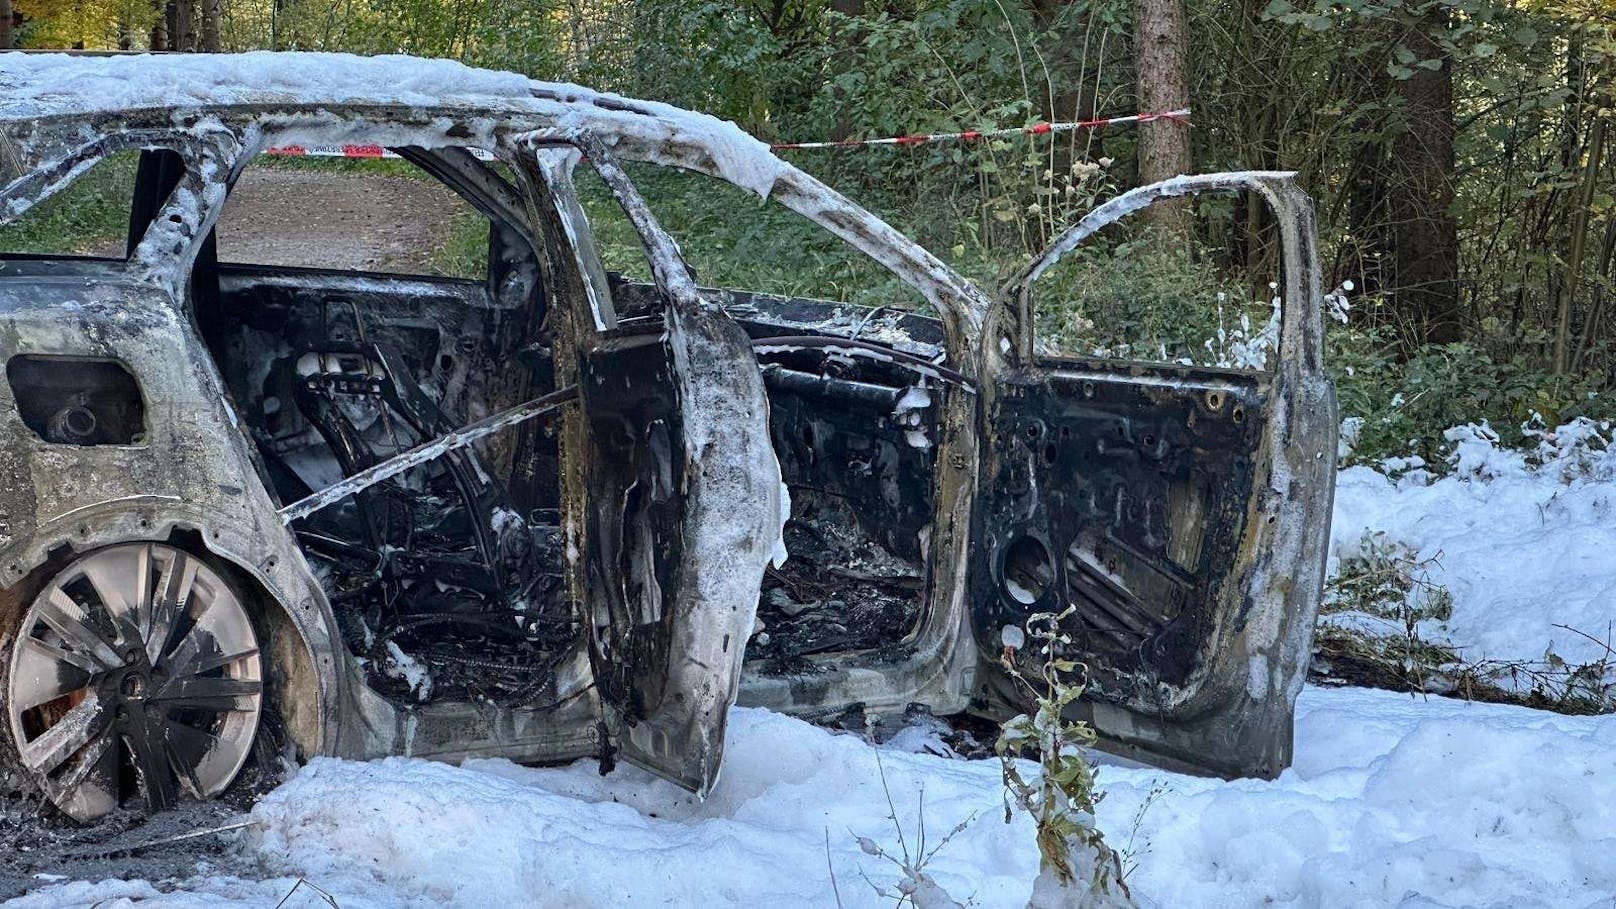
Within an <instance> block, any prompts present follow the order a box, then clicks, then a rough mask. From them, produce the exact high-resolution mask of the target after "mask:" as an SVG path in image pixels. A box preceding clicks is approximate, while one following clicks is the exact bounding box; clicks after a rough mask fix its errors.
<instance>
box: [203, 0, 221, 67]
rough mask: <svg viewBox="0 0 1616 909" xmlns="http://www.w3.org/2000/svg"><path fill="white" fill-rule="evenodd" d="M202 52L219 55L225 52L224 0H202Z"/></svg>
mask: <svg viewBox="0 0 1616 909" xmlns="http://www.w3.org/2000/svg"><path fill="white" fill-rule="evenodd" d="M201 3H202V44H201V50H204V51H207V52H208V53H210V54H217V53H219V52H221V51H223V50H224V35H223V32H224V0H201Z"/></svg>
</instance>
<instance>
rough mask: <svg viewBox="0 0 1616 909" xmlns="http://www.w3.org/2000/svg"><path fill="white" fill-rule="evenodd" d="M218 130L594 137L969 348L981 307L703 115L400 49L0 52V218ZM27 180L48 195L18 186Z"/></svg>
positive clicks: (840, 202)
mask: <svg viewBox="0 0 1616 909" xmlns="http://www.w3.org/2000/svg"><path fill="white" fill-rule="evenodd" d="M210 127H222V128H224V129H225V130H226V131H231V132H236V133H238V134H240V135H241V137H242V138H244V139H246V140H247V141H249V142H253V141H259V142H267V141H268V134H272V135H273V139H274V141H275V142H276V143H277V144H286V143H288V142H295V143H300V144H309V145H325V144H343V143H344V142H347V141H352V139H350V138H349V137H359V136H363V137H364V141H366V142H369V143H380V144H386V145H389V146H392V147H399V146H415V147H420V148H426V149H432V148H442V147H448V146H480V147H484V148H489V149H495V148H497V147H499V146H500V144H501V141H502V140H508V139H510V138H511V137H512V136H515V135H518V134H534V135H535V137H536V138H538V139H541V140H548V141H563V142H564V141H571V139H572V138H574V137H577V136H589V137H591V138H592V139H593V140H594V141H599V142H601V143H602V144H603V146H604V147H606V148H609V149H611V150H612V151H614V152H615V153H617V154H618V155H620V156H621V157H623V158H626V159H631V160H642V161H652V162H655V163H657V164H662V165H667V166H673V167H680V168H687V169H690V170H695V171H699V172H702V173H705V174H708V175H710V176H714V177H718V178H720V179H723V180H726V181H728V182H730V183H733V184H735V185H736V186H739V187H742V188H744V189H747V190H750V191H752V192H755V193H757V194H758V195H759V196H760V197H772V198H774V199H776V200H778V201H779V202H781V204H783V205H785V206H786V207H787V208H790V209H792V210H794V211H796V212H797V213H798V214H801V215H803V216H804V217H806V218H808V219H809V220H812V221H815V222H816V223H818V224H819V225H820V226H822V227H824V228H825V229H826V230H828V231H830V232H831V233H832V234H834V235H836V236H838V237H839V238H841V239H842V240H843V241H845V242H847V243H849V244H851V245H853V246H854V247H856V248H858V249H860V250H861V251H863V252H864V253H865V254H867V255H869V256H871V257H872V258H873V259H875V260H876V261H877V262H878V263H880V264H881V265H883V266H885V267H886V268H888V269H889V270H891V271H892V272H893V273H894V274H896V275H898V276H899V277H901V278H903V279H904V280H906V281H908V282H911V283H913V284H914V285H915V286H916V288H917V289H919V290H920V291H921V292H922V293H923V294H924V295H925V296H926V297H927V299H928V300H929V302H930V303H931V304H932V305H933V306H934V307H935V308H936V309H937V311H938V314H939V315H940V316H941V318H942V321H943V323H944V324H945V326H947V327H948V329H949V334H950V336H951V337H953V338H954V346H955V347H956V348H957V349H956V350H954V351H953V354H954V356H956V357H962V356H965V355H967V351H970V350H972V349H974V348H975V347H976V341H975V339H976V337H977V336H978V335H979V334H980V327H981V320H982V317H983V314H984V313H985V312H986V310H987V308H988V306H989V303H988V300H987V298H986V296H984V295H983V294H982V292H981V291H980V290H979V289H978V288H976V287H975V286H973V285H972V284H971V283H970V282H969V281H967V280H966V279H965V278H964V277H963V276H961V275H960V274H959V273H957V272H956V271H954V269H952V268H950V267H949V266H948V265H946V264H944V263H943V262H942V261H941V260H939V259H937V258H936V257H935V256H933V255H932V254H931V253H930V252H928V251H927V250H925V249H923V248H922V247H920V246H918V245H917V244H915V243H914V242H912V241H911V240H909V239H908V238H906V237H904V236H903V235H902V234H901V233H899V232H898V231H896V230H894V229H893V228H892V227H890V226H889V225H887V224H886V223H885V222H883V221H882V220H881V219H879V218H877V217H875V216H874V215H871V214H870V213H869V212H867V211H865V210H863V209H861V208H859V207H858V206H857V205H855V204H853V203H852V202H850V201H849V200H848V199H846V198H845V197H843V196H841V194H840V193H837V192H836V191H835V190H833V189H831V188H829V187H827V186H825V185H824V184H822V183H820V182H819V181H818V180H816V179H814V178H813V177H811V176H809V175H808V174H806V173H804V172H803V171H801V170H799V169H798V168H796V167H794V166H792V165H791V164H790V163H788V162H786V161H783V160H781V159H780V158H778V157H776V156H775V155H774V154H773V152H772V151H771V150H770V149H769V146H768V145H767V144H765V143H763V142H762V141H760V140H758V139H757V138H755V137H753V136H751V135H750V134H748V133H747V132H746V131H745V130H743V129H741V128H740V127H739V126H736V125H735V124H734V123H733V122H730V121H726V120H720V119H718V118H717V117H713V116H711V115H708V114H702V113H697V112H693V111H689V110H685V109H683V108H678V107H674V106H673V105H669V104H663V103H660V102H655V101H642V100H636V99H632V98H626V97H623V96H621V95H614V94H610V93H605V92H596V91H592V90H590V89H587V88H584V87H582V86H578V85H572V84H567V83H554V82H541V81H537V80H534V79H529V78H527V77H526V76H522V75H519V74H516V73H508V72H496V71H492V70H482V69H476V68H473V67H469V66H465V65H464V64H461V63H457V62H454V61H448V60H428V59H423V58H417V57H408V56H402V55H391V56H378V57H360V56H355V55H352V54H335V53H315V52H292V51H255V52H250V53H242V54H160V55H152V54H137V55H109V56H85V55H76V54H62V53H56V54H37V53H22V52H3V53H0V218H5V217H9V216H15V215H16V214H19V213H20V212H21V210H23V209H25V208H26V207H27V206H28V205H30V204H32V201H34V200H33V199H27V198H21V197H25V196H34V197H36V198H37V197H39V196H41V195H48V194H49V193H50V192H52V191H54V188H55V185H57V184H61V183H64V182H66V179H65V178H67V177H68V176H69V174H68V172H67V171H66V170H63V168H70V167H76V166H78V161H79V160H80V158H81V157H82V155H83V154H84V152H85V149H87V148H88V147H89V146H92V145H94V144H95V143H96V142H97V141H99V140H100V139H102V138H104V137H105V136H106V135H107V134H109V133H112V132H124V133H129V132H131V131H137V132H138V131H140V130H152V131H156V132H159V133H172V132H176V131H188V130H201V131H205V130H207V129H209V128H210ZM51 167H57V170H58V171H59V172H54V173H51V174H49V175H37V176H35V177H34V179H35V180H36V181H40V182H48V183H50V184H52V186H51V187H49V188H46V189H44V191H43V192H40V191H39V190H38V189H37V188H36V189H29V188H26V187H24V186H23V184H24V182H25V181H29V180H30V175H31V174H34V172H35V171H38V170H40V169H42V168H51Z"/></svg>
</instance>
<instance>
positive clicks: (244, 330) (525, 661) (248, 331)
mask: <svg viewBox="0 0 1616 909" xmlns="http://www.w3.org/2000/svg"><path fill="white" fill-rule="evenodd" d="M401 151H402V153H403V154H404V155H405V156H406V157H407V159H408V160H410V161H412V162H413V163H415V164H417V165H418V166H420V167H421V168H422V169H423V170H425V171H426V172H427V173H428V174H431V175H432V176H433V177H435V178H437V179H439V180H441V181H442V182H443V183H444V184H446V185H448V186H449V187H450V188H451V189H453V190H454V191H455V192H456V193H458V194H459V195H460V196H461V197H462V198H464V199H465V200H466V201H468V202H469V203H470V204H471V205H472V206H474V207H475V208H476V210H477V211H479V212H481V213H482V214H483V215H484V216H486V217H487V218H488V219H489V222H490V230H489V245H488V266H487V278H486V279H485V280H483V281H475V280H467V279H460V278H446V277H438V276H415V275H407V276H400V275H383V274H376V273H367V272H354V271H344V270H338V269H325V268H298V267H289V266H263V265H243V264H237V263H232V262H228V261H224V262H221V261H219V256H218V254H217V252H216V250H217V248H218V245H219V244H217V243H216V242H214V241H213V240H212V239H210V241H209V242H208V243H206V244H205V245H204V248H203V250H202V253H201V255H200V256H199V258H198V260H197V262H196V265H195V268H194V271H193V275H192V282H193V285H192V294H193V299H194V307H195V309H194V311H195V313H196V320H197V323H198V327H199V328H200V330H201V333H202V336H203V338H204V340H205V341H206V343H207V344H208V346H209V348H210V350H211V351H212V353H213V356H214V358H215V362H216V363H217V364H218V367H219V370H220V372H221V374H222V375H223V377H224V379H225V382H226V385H227V387H228V388H229V390H230V393H231V396H232V398H233V401H234V405H235V407H236V408H237V412H238V413H239V414H240V415H241V416H242V418H243V419H244V421H245V422H246V424H247V425H248V427H249V429H250V431H251V434H252V437H253V440H254V442H255V443H256V449H257V454H258V459H259V463H260V469H261V470H262V472H263V475H264V478H265V480H266V485H267V486H268V488H270V489H271V490H273V491H274V492H275V494H276V495H277V496H278V497H279V498H280V499H281V501H282V503H283V504H284V503H289V502H293V501H297V500H299V499H301V498H303V497H305V496H307V495H309V494H310V493H311V492H314V491H316V490H319V489H322V488H324V487H325V486H328V485H330V484H331V483H334V482H336V481H338V480H341V479H344V478H346V477H352V476H354V475H355V474H358V473H359V472H361V471H363V470H365V469H366V468H369V467H372V466H374V465H376V464H378V463H379V462H381V461H384V460H386V459H388V458H391V457H393V456H395V455H397V454H400V453H402V452H404V451H407V450H409V449H411V448H414V447H416V446H418V445H421V444H423V443H427V442H430V441H432V440H433V439H436V438H438V437H440V436H442V435H444V434H446V433H448V432H450V431H451V430H453V429H456V428H458V427H461V426H464V425H465V424H467V423H470V422H472V421H473V420H476V419H478V418H481V417H484V416H487V415H488V414H490V413H493V412H495V411H499V410H502V409H504V408H506V407H509V406H511V405H514V404H516V403H519V402H521V401H523V400H526V399H529V398H531V397H534V396H536V395H540V394H543V393H544V392H546V391H550V390H553V381H554V380H553V370H552V368H551V364H550V361H549V345H548V343H547V341H546V338H547V334H546V329H545V326H544V323H543V318H544V312H545V310H544V295H543V289H542V288H541V287H540V282H539V279H538V266H537V260H536V254H535V252H534V250H533V249H532V247H531V245H530V244H529V243H528V241H527V240H526V238H525V236H524V235H523V233H522V232H521V231H520V230H518V229H517V228H516V227H514V226H513V223H515V221H514V218H515V215H514V213H517V212H520V211H521V210H522V205H521V201H520V198H519V196H518V195H517V192H516V190H515V189H514V187H512V186H511V185H510V184H509V183H508V182H507V181H506V180H505V179H504V178H503V177H501V176H500V174H499V173H498V172H497V171H495V170H494V169H493V168H492V167H490V166H488V165H486V164H484V163H482V162H480V161H477V160H476V159H474V158H472V157H471V156H470V155H469V154H467V153H465V152H464V151H460V150H452V149H451V150H444V151H437V152H432V153H426V152H421V151H418V150H413V149H403V150H401ZM163 170H164V164H163V162H162V161H161V160H160V159H157V158H155V156H154V157H149V158H147V159H144V160H143V161H142V165H141V173H140V179H139V180H138V181H137V185H138V186H139V187H140V188H141V190H140V193H141V197H142V198H146V197H147V194H148V193H149V194H151V195H152V196H155V197H159V198H160V197H161V194H162V192H163V190H164V187H163V185H162V183H163V182H164V177H165V175H164V173H163ZM168 179H169V180H172V177H168ZM137 207H139V206H138V205H137ZM225 220H226V221H228V211H227V215H226V219H225ZM223 229H228V224H227V223H225V224H221V225H220V226H219V227H217V228H216V230H223ZM513 437H514V438H513ZM555 452H556V447H555V441H554V438H553V436H552V435H551V434H550V432H549V429H548V427H547V426H545V425H544V424H542V423H541V424H538V425H531V424H530V425H527V426H524V427H522V429H521V431H519V432H516V433H508V434H502V435H496V436H494V437H492V438H490V439H488V440H486V441H485V442H483V443H482V444H480V445H475V446H471V447H467V448H463V449H459V450H454V451H448V452H445V453H444V454H442V455H441V456H439V457H437V458H434V459H432V460H430V461H427V462H426V463H424V464H421V465H420V466H417V467H414V468H411V469H409V470H406V471H404V472H403V473H401V474H399V475H397V476H396V477H393V478H391V479H389V480H386V481H383V482H381V483H378V484H376V485H374V486H371V487H369V488H367V489H363V490H360V491H359V492H357V493H355V494H354V495H351V496H348V497H347V498H345V499H344V500H343V501H341V502H339V503H338V504H336V505H334V506H332V507H329V508H324V509H321V510H319V511H316V512H314V513H312V514H310V515H308V516H307V517H304V518H302V519H300V520H298V521H297V522H295V523H294V524H293V530H294V532H295V534H296V538H297V540H298V542H299V544H300V545H301V547H302V548H303V550H304V552H305V554H306V555H307V556H308V558H309V560H310V563H311V565H312V566H313V567H314V568H315V571H316V575H317V577H318V578H319V579H320V582H321V584H322V585H323V586H324V587H325V588H326V592H327V595H328V597H329V599H330V600H331V603H332V606H333V608H334V611H335V613H336V615H337V618H338V621H339V624H340V626H341V629H342V633H343V638H344V641H345V643H346V644H347V646H348V648H349V650H350V651H351V652H352V653H353V655H354V656H355V657H356V658H358V660H359V662H360V663H361V665H363V666H364V667H365V669H366V671H367V673H368V676H369V682H370V684H371V686H372V687H373V688H374V689H375V690H377V691H379V692H382V693H384V694H386V695H388V696H389V697H391V698H394V699H396V700H399V701H403V702H416V701H423V700H428V699H448V700H486V701H490V702H494V703H498V704H501V705H505V706H525V705H530V704H533V703H535V702H539V701H542V700H544V699H545V698H546V697H547V696H548V694H549V692H548V691H547V690H546V689H547V686H548V684H549V682H550V680H551V678H552V673H551V670H552V669H553V664H554V662H555V661H556V660H559V659H560V658H561V656H562V655H563V654H564V653H565V652H566V651H567V650H568V648H569V646H570V645H571V644H572V642H573V641H574V640H575V639H576V637H577V625H576V622H575V620H574V615H573V609H572V604H571V601H570V598H569V597H568V595H567V590H566V583H565V580H564V577H563V562H562V552H561V546H560V527H559V516H558V515H559V512H558V506H559V502H558V477H557V473H556V455H555ZM417 667H419V668H422V669H424V670H425V673H426V674H425V675H424V676H423V675H421V674H419V672H418V671H417V672H415V673H414V674H412V673H411V672H406V671H404V670H405V669H417Z"/></svg>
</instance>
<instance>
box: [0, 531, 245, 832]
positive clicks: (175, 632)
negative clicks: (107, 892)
mask: <svg viewBox="0 0 1616 909" xmlns="http://www.w3.org/2000/svg"><path fill="white" fill-rule="evenodd" d="M6 684H7V699H6V705H7V711H6V712H7V714H8V718H9V720H10V726H11V735H12V741H13V744H14V745H15V746H16V752H17V755H18V758H19V759H20V763H21V765H22V768H23V769H24V770H26V771H27V772H28V773H29V774H30V775H31V776H32V777H33V778H34V780H35V782H36V783H37V784H38V785H39V786H40V788H41V789H42V790H43V791H44V792H45V794H46V795H47V796H48V797H49V798H50V799H51V801H52V802H54V803H55V804H56V805H57V807H59V808H61V809H62V811H64V812H65V813H66V814H68V815H69V816H71V817H73V818H75V819H77V820H80V821H86V820H91V819H94V818H96V817H100V816H102V815H104V814H106V813H108V812H110V811H112V810H113V809H114V808H117V807H119V806H120V805H123V804H125V803H127V802H129V801H130V800H132V799H135V798H137V797H138V799H139V800H140V801H142V802H143V803H144V805H145V807H146V809H147V810H148V811H160V810H163V809H165V808H169V807H171V806H172V805H174V804H175V802H176V801H177V800H178V799H179V798H180V797H181V796H189V797H191V798H198V799H200V798H211V797H213V796H216V795H218V794H219V793H220V792H222V791H223V790H224V788H225V787H226V786H228V785H230V782H231V781H232V780H233V779H235V776H236V774H237V773H238V772H239V771H240V770H241V767H242V765H243V764H244V763H245V762H246V760H247V756H248V754H249V753H250V752H251V750H252V743H253V737H254V736H255V734H256V733H257V730H258V721H259V715H260V713H261V711H262V707H263V662H262V659H261V658H260V656H259V652H258V640H257V636H256V635H255V634H254V632H253V627H252V621H251V619H250V617H249V616H248V614H247V611H246V608H245V607H244V606H243V605H242V602H241V598H240V597H239V596H238V595H237V594H236V592H235V591H234V590H233V589H232V588H231V586H230V585H229V584H228V583H226V581H225V579H224V578H223V577H221V576H220V575H219V574H218V572H216V571H215V570H214V569H213V568H212V567H210V566H209V565H208V564H207V563H206V562H204V561H202V560H201V559H198V558H197V557H195V556H193V555H191V554H189V553H187V552H185V551H183V550H180V549H176V548H174V547H172V546H167V545H164V544H161V543H124V544H119V545H115V546H109V547H106V548H104V549H98V550H95V551H93V552H90V553H87V554H85V555H83V556H80V557H78V558H77V559H75V560H74V561H73V562H71V563H70V564H69V565H68V566H67V567H66V568H64V569H62V570H61V572H59V573H58V574H57V575H56V576H55V577H53V578H52V579H51V580H50V582H49V583H48V584H46V585H45V588H44V589H43V590H42V591H40V593H39V595H38V596H36V597H35V598H34V601H33V603H32V604H31V605H30V606H29V608H28V611H27V612H26V613H25V614H24V615H23V619H22V623H21V625H19V627H18V629H17V639H16V641H15V643H14V644H13V645H12V653H11V662H10V665H9V678H8V679H7V681H6Z"/></svg>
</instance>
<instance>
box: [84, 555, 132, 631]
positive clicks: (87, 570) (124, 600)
mask: <svg viewBox="0 0 1616 909" xmlns="http://www.w3.org/2000/svg"><path fill="white" fill-rule="evenodd" d="M141 552H142V553H144V552H145V549H144V548H142V549H141ZM136 564H137V562H136V559H134V558H132V554H131V553H128V552H125V551H120V550H111V551H105V552H100V553H96V554H95V555H92V556H90V557H89V558H87V559H85V560H84V561H83V562H82V563H80V570H81V571H83V572H84V579H85V580H86V581H88V582H89V583H90V586H91V587H92V588H94V590H95V595H96V599H98V600H100V601H101V607H102V608H103V609H105V610H106V614H107V617H108V618H110V619H111V620H112V627H113V629H114V630H115V631H116V632H117V635H118V642H117V643H118V646H119V647H120V648H122V647H130V646H133V645H135V644H138V643H140V641H141V637H142V635H143V633H144V630H143V629H142V628H141V627H140V617H139V615H137V614H136V610H135V604H134V603H132V602H130V594H131V593H132V592H133V590H132V589H131V586H132V584H133V579H132V578H130V577H129V575H130V572H131V571H132V570H134V568H135V565H136Z"/></svg>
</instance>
